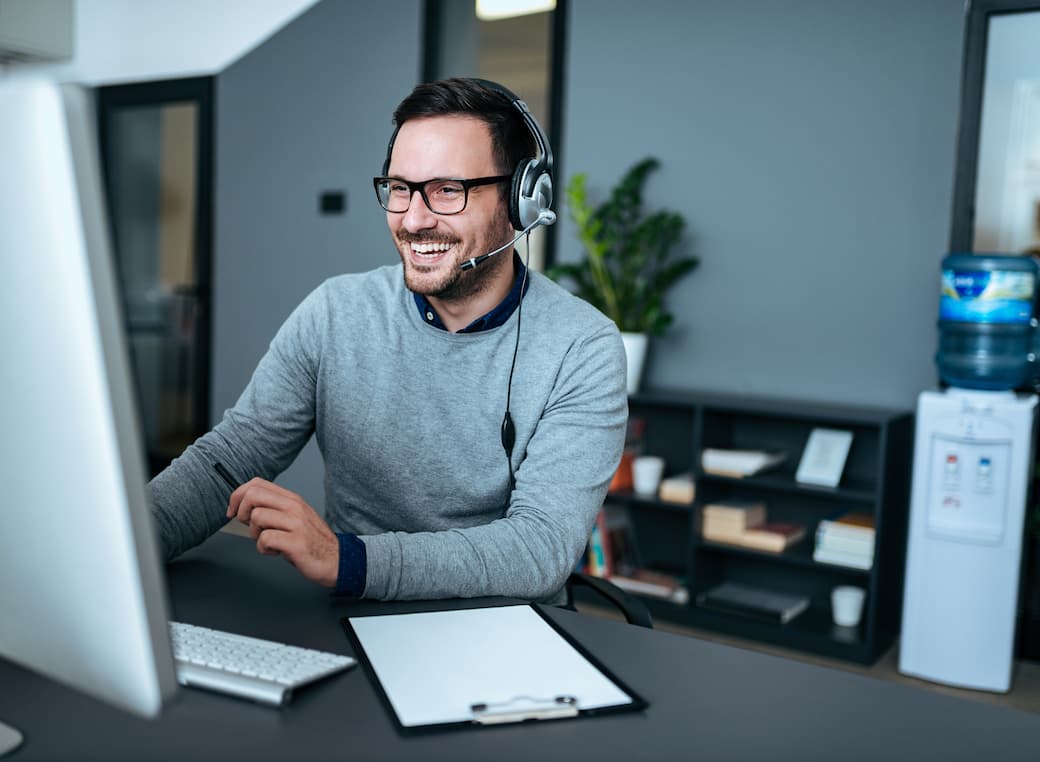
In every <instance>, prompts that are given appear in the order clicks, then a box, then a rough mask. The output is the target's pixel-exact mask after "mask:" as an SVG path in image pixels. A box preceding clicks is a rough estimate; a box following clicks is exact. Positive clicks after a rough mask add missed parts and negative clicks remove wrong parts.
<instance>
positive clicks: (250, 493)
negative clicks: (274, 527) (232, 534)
mask: <svg viewBox="0 0 1040 762" xmlns="http://www.w3.org/2000/svg"><path fill="white" fill-rule="evenodd" d="M303 505H306V504H305V503H304V502H303V500H302V498H301V497H300V496H299V495H297V494H296V493H295V492H290V491H289V490H287V489H283V488H282V487H279V486H278V485H277V484H273V483H271V482H269V481H265V480H264V479H252V480H250V481H248V482H246V483H245V484H243V485H242V486H241V487H239V488H238V489H236V490H235V491H234V492H233V493H232V495H231V500H230V501H229V502H228V512H227V516H228V518H229V519H230V518H237V519H238V520H239V521H241V522H242V523H243V524H249V523H250V520H251V516H252V513H253V511H254V510H255V509H257V508H259V507H263V508H273V509H275V510H280V511H295V510H298V509H299V508H300V507H301V506H303Z"/></svg>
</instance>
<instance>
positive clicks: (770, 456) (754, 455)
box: [701, 447, 787, 477]
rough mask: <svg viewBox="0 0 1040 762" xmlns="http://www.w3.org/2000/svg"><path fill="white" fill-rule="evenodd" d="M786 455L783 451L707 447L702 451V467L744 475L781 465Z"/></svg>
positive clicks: (707, 469)
mask: <svg viewBox="0 0 1040 762" xmlns="http://www.w3.org/2000/svg"><path fill="white" fill-rule="evenodd" d="M786 457H787V455H786V453H783V452H770V451H767V450H725V449H720V448H716V447H706V448H705V449H704V450H703V451H702V452H701V467H702V468H704V470H705V471H707V472H708V473H710V474H717V475H719V476H735V477H744V476H752V475H754V474H757V473H759V472H761V471H765V470H766V469H768V468H772V467H773V466H776V465H779V464H780V463H783V462H784V460H785V458H786Z"/></svg>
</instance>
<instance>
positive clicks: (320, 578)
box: [151, 80, 627, 602]
mask: <svg viewBox="0 0 1040 762" xmlns="http://www.w3.org/2000/svg"><path fill="white" fill-rule="evenodd" d="M394 121H395V124H396V125H397V132H396V133H395V135H394V137H393V138H392V140H391V144H390V148H389V149H388V155H387V165H386V167H385V169H384V171H383V174H384V175H386V177H384V178H376V181H375V185H376V190H377V198H378V200H379V202H380V204H381V205H382V206H383V208H384V209H385V210H386V219H387V225H388V227H389V229H390V234H391V237H392V238H393V241H394V244H395V245H396V247H397V249H398V254H399V255H400V258H401V266H400V267H398V266H396V265H393V266H386V267H382V268H379V269H377V270H374V271H371V272H368V273H364V274H350V275H342V276H339V277H336V278H332V279H330V280H328V281H326V282H325V283H323V284H322V285H321V286H320V287H318V288H317V289H316V290H315V291H314V292H313V293H311V294H310V295H309V296H308V297H307V298H306V299H305V300H304V302H303V303H302V304H301V305H300V306H299V307H297V309H296V310H295V311H294V312H293V314H292V315H291V316H290V317H289V318H288V320H287V321H286V322H285V324H284V325H283V326H282V327H281V329H280V330H279V331H278V333H277V335H276V336H275V338H274V340H273V341H272V343H271V346H270V349H269V351H268V352H267V354H266V355H265V356H264V357H263V359H262V360H261V361H260V363H259V365H258V366H257V369H256V371H255V372H254V375H253V377H252V379H251V380H250V382H249V385H248V386H247V387H246V389H245V391H244V392H243V394H242V396H241V398H240V399H239V400H238V402H237V403H236V404H235V406H234V407H233V408H232V409H230V410H228V411H227V412H226V413H225V415H224V418H223V420H222V421H221V422H220V423H219V424H218V425H217V426H216V427H215V428H214V429H213V431H211V432H210V433H208V434H206V435H205V436H204V437H202V438H200V439H199V440H198V441H197V442H195V443H194V444H193V445H192V446H191V447H189V448H188V449H187V450H186V451H185V453H184V454H183V455H182V456H181V457H180V458H178V459H177V460H175V461H174V462H173V463H172V464H171V465H170V466H169V468H167V469H166V470H165V471H163V472H162V473H161V474H159V475H158V476H157V477H156V478H155V479H154V480H153V481H152V484H151V492H152V498H153V503H154V506H155V514H156V520H157V524H158V528H159V532H160V536H161V540H162V544H163V549H164V551H165V555H166V557H167V558H173V557H175V556H176V555H178V554H179V553H181V552H183V551H184V550H186V549H188V548H190V547H192V546H193V545H196V544H198V543H199V542H201V541H202V540H204V539H205V538H206V537H208V536H209V535H210V534H212V533H213V532H215V531H216V530H217V529H219V528H220V527H221V526H222V525H223V524H224V523H225V522H226V521H227V520H228V519H229V518H234V519H237V520H238V521H241V522H243V523H245V524H247V525H248V526H249V531H250V534H251V536H252V537H253V538H254V539H255V540H256V544H257V549H258V550H259V551H260V552H261V553H265V554H272V555H281V556H283V557H284V558H286V559H287V560H288V561H290V562H291V563H292V564H293V565H294V566H295V567H296V568H297V569H298V570H299V571H300V572H301V573H302V574H303V575H305V576H306V577H307V578H309V579H311V580H314V581H315V582H318V583H320V584H322V585H325V586H328V587H331V588H334V589H335V591H336V592H337V593H339V594H343V595H351V596H364V597H369V598H379V599H409V598H410V599H417V598H426V599H435V598H445V597H471V596H483V595H506V596H514V597H518V598H523V599H528V600H547V601H554V602H558V601H559V600H560V599H561V595H560V593H561V589H562V586H563V584H564V582H565V581H566V579H567V576H568V574H569V573H570V571H571V570H572V569H573V568H574V565H575V563H576V562H577V560H578V559H579V557H580V555H581V553H582V551H583V549H584V546H585V542H586V540H587V538H588V536H589V532H590V531H591V527H592V525H593V522H594V520H595V516H596V514H597V511H598V510H599V507H600V504H601V502H602V500H603V497H604V495H605V493H606V490H607V486H608V484H609V481H610V478H611V476H612V474H613V472H614V470H615V468H616V466H617V463H618V460H619V458H620V455H621V450H622V447H623V443H624V441H623V440H624V429H625V421H626V417H627V399H626V395H625V362H624V350H623V348H622V344H621V340H620V335H619V333H618V331H617V329H616V327H615V326H614V324H613V323H611V322H610V321H609V320H607V319H606V318H605V317H604V316H603V315H601V314H600V313H599V312H597V311H596V310H595V309H593V308H592V307H591V306H589V305H588V304H586V303H585V302H583V301H581V300H579V299H577V298H575V297H573V296H571V295H570V294H568V293H567V292H566V291H564V290H563V289H561V288H560V287H559V286H557V285H556V284H554V283H552V282H551V281H549V280H548V279H546V278H545V277H543V276H541V275H540V274H538V273H533V272H528V271H527V270H526V268H525V267H524V265H523V263H522V262H521V260H520V258H519V257H518V256H517V255H516V254H515V252H513V251H512V246H511V245H510V244H511V243H512V241H513V240H515V236H514V234H513V232H512V227H513V226H512V225H511V223H510V197H511V194H512V193H513V189H512V179H513V172H514V168H515V167H517V166H518V165H522V164H523V163H524V161H525V160H529V159H530V158H531V157H532V156H534V154H535V140H534V136H535V135H534V134H533V132H532V130H533V129H536V126H535V127H534V128H529V126H528V125H527V124H525V121H524V118H523V116H522V114H521V112H520V110H519V109H518V108H517V106H515V105H514V103H513V102H512V100H511V99H510V98H509V97H508V96H507V95H506V94H505V93H504V92H502V91H499V90H498V88H497V87H496V86H493V85H491V84H490V83H484V82H482V81H480V80H447V81H443V82H438V83H433V84H426V85H420V86H418V87H416V88H415V90H414V91H413V92H412V94H411V95H410V96H408V97H407V98H406V99H405V100H404V101H403V102H402V103H401V105H400V106H399V107H398V109H397V111H396V112H395V114H394ZM445 180H452V182H444V181H445ZM500 248H503V249H504V250H503V251H502V252H501V253H499V254H496V255H494V256H491V257H488V258H486V259H484V260H482V261H480V263H479V264H477V265H476V266H475V267H472V268H470V269H463V268H462V264H463V263H465V262H467V261H468V260H471V259H474V258H478V257H480V256H481V255H483V254H486V253H489V252H492V251H494V250H496V249H500ZM402 274H403V278H402ZM521 321H522V329H521V328H520V326H521ZM514 351H515V360H514ZM506 411H508V413H509V415H508V418H509V419H510V420H511V422H512V425H511V426H508V427H507V428H511V429H513V433H514V436H515V444H514V445H513V447H512V452H511V455H510V456H509V457H508V458H507V456H506V453H505V451H504V450H503V444H502V440H503V438H504V437H503V436H502V434H501V431H500V430H501V429H502V428H503V425H504V422H503V414H504V412H506ZM312 434H314V435H315V436H316V438H317V442H318V446H319V448H320V450H321V452H322V456H323V458H324V461H325V469H326V473H325V492H326V518H325V519H323V518H322V517H321V516H319V515H318V514H317V513H316V512H315V511H314V510H313V509H312V508H311V507H310V506H309V505H308V504H307V503H306V502H305V501H304V499H303V498H302V497H300V496H299V495H296V494H294V493H292V492H290V491H288V490H286V489H284V488H282V487H280V486H278V485H275V484H273V483H272V482H271V481H269V480H270V479H273V478H275V477H276V476H277V475H278V474H279V473H280V472H281V471H283V470H284V469H285V468H286V467H287V466H288V465H289V464H290V463H291V462H292V460H293V459H294V458H295V457H296V455H297V453H299V451H300V449H301V448H302V447H303V446H304V445H305V444H306V442H307V440H308V439H309V438H310V436H311V435H312ZM215 463H220V464H221V466H222V469H223V470H224V472H225V476H224V478H222V477H221V474H220V473H219V472H218V470H217V469H215V468H214V464H215ZM226 481H229V482H231V483H232V485H235V484H240V486H237V487H236V488H235V489H234V490H233V491H232V492H231V494H230V498H229V497H228V491H229V487H228V486H227V484H226V483H225V482H226ZM225 506H226V510H225Z"/></svg>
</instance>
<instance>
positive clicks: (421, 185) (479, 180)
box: [372, 175, 513, 217]
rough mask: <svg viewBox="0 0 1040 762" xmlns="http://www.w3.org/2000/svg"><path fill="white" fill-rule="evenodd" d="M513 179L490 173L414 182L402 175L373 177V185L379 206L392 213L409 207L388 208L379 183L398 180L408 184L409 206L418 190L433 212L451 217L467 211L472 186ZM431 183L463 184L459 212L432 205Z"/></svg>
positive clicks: (403, 211) (403, 210)
mask: <svg viewBox="0 0 1040 762" xmlns="http://www.w3.org/2000/svg"><path fill="white" fill-rule="evenodd" d="M512 179H513V176H512V175H489V176H488V177H474V178H473V179H471V180H464V179H462V178H457V177H433V178H431V179H429V180H423V181H421V182H417V183H413V182H412V181H411V180H405V179H404V178H402V177H373V178H372V187H373V188H374V189H375V192H376V201H378V202H379V206H380V207H381V208H382V209H383V211H385V212H389V213H390V214H404V213H405V212H407V211H408V207H405V208H404V209H402V210H401V211H399V212H398V211H394V210H393V209H387V208H386V206H385V205H384V204H383V199H382V196H381V195H380V194H379V185H380V183H384V182H387V181H390V180H393V181H394V182H398V183H401V184H402V185H407V186H408V206H411V204H412V197H413V196H414V195H415V194H416V192H418V193H419V195H420V196H421V197H422V200H423V203H424V204H426V208H427V209H429V210H430V211H431V212H432V213H433V214H438V215H441V216H442V217H451V216H453V215H456V214H462V213H463V212H464V211H466V207H467V206H469V190H470V188H476V187H479V186H482V185H493V184H495V183H504V182H506V181H507V180H512ZM430 183H458V184H459V185H461V186H462V192H463V194H464V195H463V198H462V208H461V209H459V210H458V211H457V212H438V211H437V210H436V209H434V208H433V206H431V205H430V198H429V196H427V195H426V186H427V185H429V184H430Z"/></svg>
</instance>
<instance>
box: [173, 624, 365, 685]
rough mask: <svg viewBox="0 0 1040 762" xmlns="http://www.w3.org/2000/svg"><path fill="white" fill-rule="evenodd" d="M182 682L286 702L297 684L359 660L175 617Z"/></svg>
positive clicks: (175, 648) (175, 653) (175, 647)
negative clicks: (183, 620)
mask: <svg viewBox="0 0 1040 762" xmlns="http://www.w3.org/2000/svg"><path fill="white" fill-rule="evenodd" d="M170 639H171V641H172V643H173V657H174V660H175V662H176V668H177V682H178V683H180V684H181V685H185V686H190V687H193V688H205V689H207V690H212V691H218V692H220V693H226V694H229V695H232V696H237V697H239V698H245V699H251V700H252V701H257V702H260V703H262V704H271V705H274V706H283V705H285V704H286V703H288V702H289V700H290V699H291V698H292V694H293V691H294V690H295V689H296V688H299V687H301V686H304V685H307V684H308V683H312V682H314V681H315V680H320V679H321V678H323V677H328V676H329V675H334V674H336V673H337V672H342V671H343V670H345V669H348V668H350V667H352V666H354V665H355V664H357V660H356V659H352V658H351V657H349V656H342V655H340V654H334V653H329V652H327V651H314V650H312V649H309V648H300V647H298V646H290V645H286V644H285V643H277V642H275V641H272V640H262V639H260V638H251V637H247V636H245V635H237V634H235V633H231V632H223V631H221V630H211V629H209V628H206V627H198V626H196V625H192V624H185V623H183V622H170Z"/></svg>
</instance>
